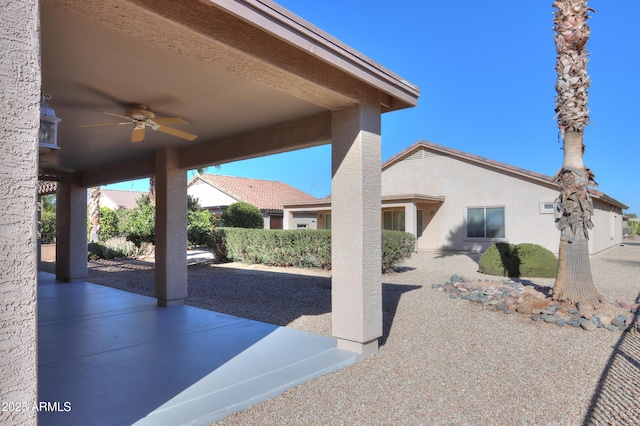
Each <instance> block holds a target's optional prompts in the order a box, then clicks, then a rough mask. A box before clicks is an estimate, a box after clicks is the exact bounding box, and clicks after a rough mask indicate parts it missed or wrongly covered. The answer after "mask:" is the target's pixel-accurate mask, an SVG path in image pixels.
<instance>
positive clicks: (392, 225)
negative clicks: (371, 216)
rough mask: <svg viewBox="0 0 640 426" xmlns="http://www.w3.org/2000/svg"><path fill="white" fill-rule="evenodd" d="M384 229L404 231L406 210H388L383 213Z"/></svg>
mask: <svg viewBox="0 0 640 426" xmlns="http://www.w3.org/2000/svg"><path fill="white" fill-rule="evenodd" d="M383 219H384V223H383V225H382V228H383V229H390V230H392V231H404V210H387V211H385V212H384V213H383Z"/></svg>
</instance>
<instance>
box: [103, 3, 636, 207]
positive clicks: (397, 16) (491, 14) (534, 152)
mask: <svg viewBox="0 0 640 426" xmlns="http://www.w3.org/2000/svg"><path fill="white" fill-rule="evenodd" d="M277 3H279V4H281V5H282V6H284V7H286V8H287V9H289V10H291V11H292V12H294V13H295V14H297V15H299V16H301V17H302V18H303V19H305V20H307V21H309V22H311V23H312V24H314V25H315V26H317V27H319V28H320V29H322V30H324V31H326V32H328V33H329V34H331V35H332V36H334V37H336V38H338V39H340V40H341V41H343V42H344V43H346V44H347V45H349V46H351V47H352V48H354V49H356V50H358V51H360V52H361V53H363V54H365V55H366V56H368V57H370V58H371V59H373V60H374V61H376V62H378V63H380V64H381V65H383V66H384V67H386V68H389V69H390V70H391V71H393V72H394V73H396V74H398V75H400V76H401V77H402V78H404V79H406V80H409V81H410V82H411V83H413V84H415V85H417V86H419V87H420V90H421V95H420V99H419V105H418V106H417V107H415V108H412V109H406V110H401V111H396V112H392V113H388V114H385V115H383V118H382V160H383V161H384V160H386V159H388V158H389V157H391V156H393V155H394V154H396V153H398V152H399V151H401V150H403V149H405V148H406V147H408V146H409V145H411V144H413V143H414V142H416V141H419V140H428V141H430V142H434V143H437V144H440V145H444V146H448V147H451V148H455V149H459V150H462V151H466V152H469V153H472V154H476V155H480V156H483V157H487V158H491V159H493V160H496V161H501V162H504V163H507V164H511V165H514V166H517V167H522V168H525V169H528V170H531V171H535V172H538V173H544V174H547V175H553V174H555V172H556V171H557V170H558V169H559V168H560V166H561V165H562V150H561V146H562V145H561V143H560V142H559V139H558V129H557V127H556V124H555V120H554V114H555V112H554V106H555V104H554V95H555V89H554V83H555V78H556V75H555V70H554V66H555V46H554V43H553V31H552V28H553V21H552V19H553V14H552V12H553V8H552V7H551V4H552V1H551V0H549V1H539V0H518V1H510V2H505V1H496V0H485V1H482V2H479V1H477V0H458V1H456V2H445V1H439V2H436V1H431V0H424V1H418V0H411V1H409V0H396V1H393V2H390V1H383V0H347V1H345V0H279V1H277ZM589 6H590V7H592V8H593V9H595V10H596V13H595V14H593V15H592V19H590V21H589V23H590V25H591V29H592V32H591V39H590V40H589V43H588V45H587V49H588V51H589V52H590V58H591V59H590V62H589V65H588V72H589V74H590V76H591V89H590V91H589V108H590V110H591V122H592V123H591V124H590V125H589V126H588V127H587V129H586V130H585V144H586V153H585V157H584V160H585V165H586V166H587V167H589V168H591V169H592V170H593V171H594V173H595V175H596V181H598V183H599V184H600V186H599V187H598V189H599V190H600V191H603V192H605V193H606V194H608V195H609V196H611V197H613V198H615V199H617V200H619V201H621V202H623V203H624V204H626V205H628V206H629V210H627V212H632V213H637V214H640V178H639V175H640V174H639V173H638V172H636V170H637V168H638V164H639V163H640V131H639V130H638V128H637V124H638V122H640V117H639V115H640V107H639V106H638V103H639V102H640V79H638V78H637V75H638V73H639V72H640V71H639V69H640V32H638V31H637V30H636V28H637V17H638V16H640V1H638V0H591V1H590V2H589ZM210 171H211V172H212V173H220V174H224V175H230V176H244V177H254V178H260V179H269V180H278V181H282V182H286V183H288V184H290V185H292V186H294V187H296V188H298V189H300V190H302V191H305V192H308V193H311V194H312V195H314V196H316V197H323V196H325V195H328V194H329V193H330V192H331V151H330V147H329V146H322V147H317V148H312V149H308V150H303V151H296V152H291V153H285V154H278V155H274V156H269V157H263V158H258V159H253V160H246V161H240V162H236V163H229V164H223V165H222V166H221V168H220V169H219V170H215V169H210ZM190 176H191V174H190ZM111 187H113V186H111ZM117 187H118V188H121V189H136V190H147V189H148V186H147V183H146V181H143V182H136V183H123V184H119V185H118V186H117Z"/></svg>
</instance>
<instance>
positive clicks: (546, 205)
mask: <svg viewBox="0 0 640 426" xmlns="http://www.w3.org/2000/svg"><path fill="white" fill-rule="evenodd" d="M554 210H555V208H554V204H553V202H546V201H541V202H540V213H553V211H554Z"/></svg>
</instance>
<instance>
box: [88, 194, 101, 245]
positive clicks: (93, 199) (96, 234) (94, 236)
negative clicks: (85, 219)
mask: <svg viewBox="0 0 640 426" xmlns="http://www.w3.org/2000/svg"><path fill="white" fill-rule="evenodd" d="M89 197H90V198H89V223H90V225H91V226H90V228H89V241H90V242H92V243H97V242H99V241H100V187H99V186H94V187H91V188H89Z"/></svg>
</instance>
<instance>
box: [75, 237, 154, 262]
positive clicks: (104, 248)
mask: <svg viewBox="0 0 640 426" xmlns="http://www.w3.org/2000/svg"><path fill="white" fill-rule="evenodd" d="M87 248H88V251H89V255H88V257H89V260H96V259H115V258H121V257H135V256H138V255H140V254H142V251H143V248H140V247H138V246H136V245H135V244H134V243H133V242H131V241H129V240H127V239H126V238H124V237H115V238H110V239H108V240H106V241H105V242H103V243H89V244H88V245H87Z"/></svg>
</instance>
